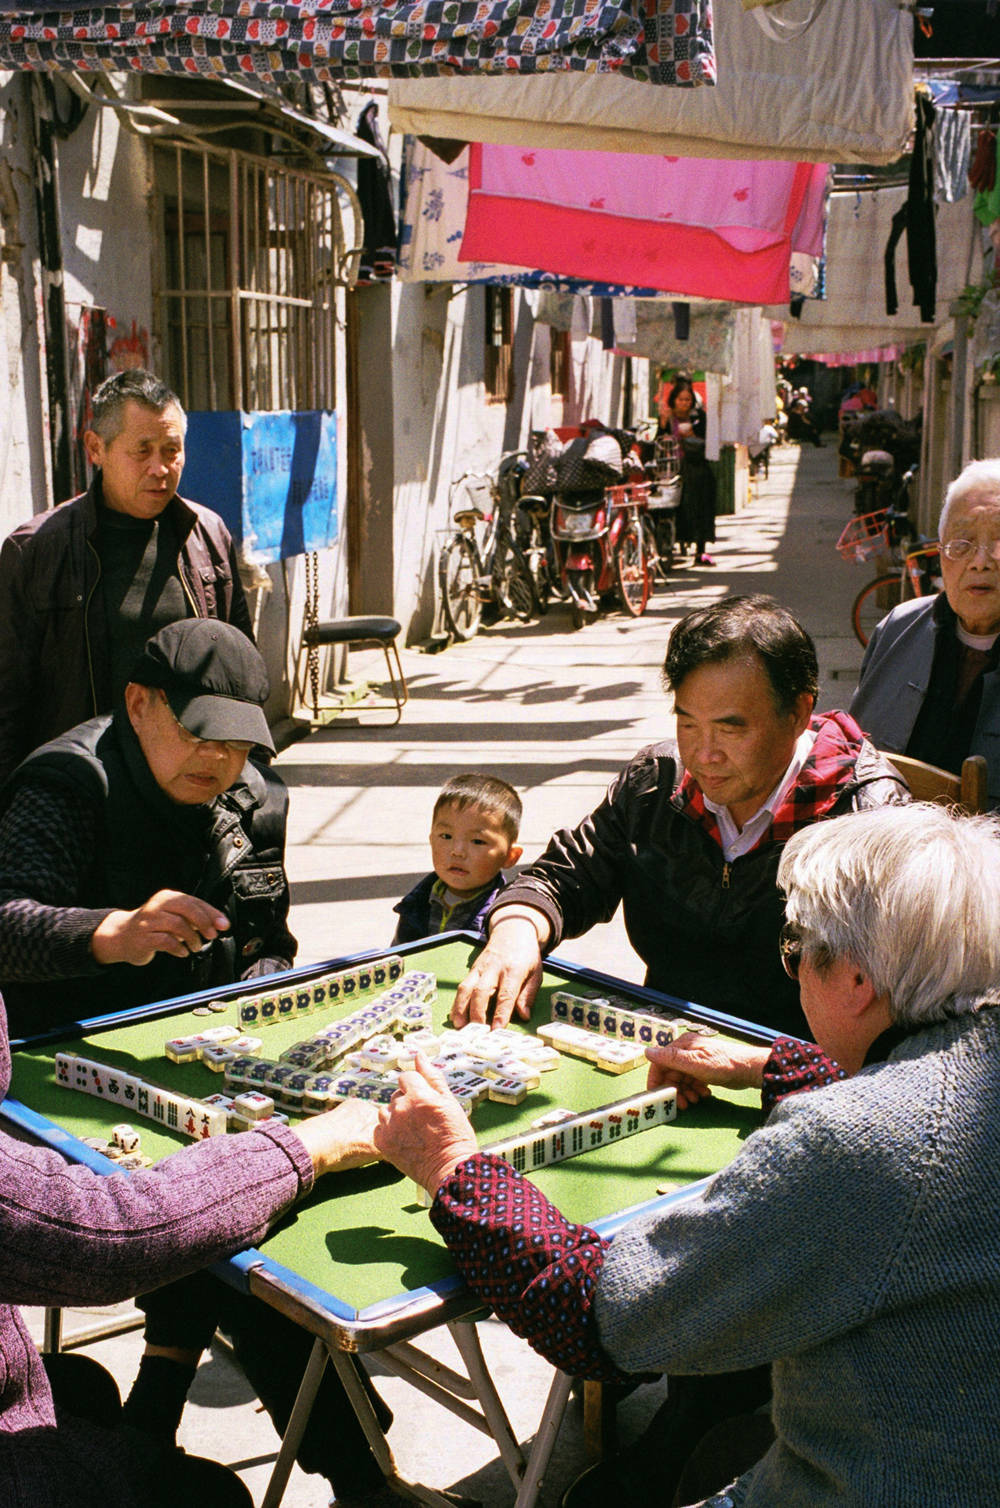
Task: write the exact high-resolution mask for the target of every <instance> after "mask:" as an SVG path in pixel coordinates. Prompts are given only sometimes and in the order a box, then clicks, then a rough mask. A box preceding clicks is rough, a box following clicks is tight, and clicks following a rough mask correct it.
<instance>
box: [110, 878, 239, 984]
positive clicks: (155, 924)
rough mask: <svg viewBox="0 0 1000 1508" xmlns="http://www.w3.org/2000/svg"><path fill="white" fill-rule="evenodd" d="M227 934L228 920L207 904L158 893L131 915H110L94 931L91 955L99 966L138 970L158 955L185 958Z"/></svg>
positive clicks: (175, 892)
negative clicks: (130, 966)
mask: <svg viewBox="0 0 1000 1508" xmlns="http://www.w3.org/2000/svg"><path fill="white" fill-rule="evenodd" d="M228 930H229V918H228V917H226V916H224V915H223V913H222V912H221V911H219V910H218V909H217V907H215V906H210V905H209V904H208V902H207V901H202V900H199V899H198V897H197V896H194V895H184V894H183V893H182V892H181V891H179V890H158V891H157V892H156V894H155V895H153V896H150V898H149V900H148V901H147V902H146V903H145V905H143V906H139V907H138V908H137V909H136V910H135V911H110V912H109V913H108V915H107V916H106V917H105V918H104V919H103V921H101V922H99V923H98V925H97V927H96V928H95V930H94V933H93V935H92V937H91V939H90V951H91V953H92V954H93V955H94V957H95V959H96V960H97V962H98V963H104V964H108V963H131V964H134V965H136V967H138V968H142V966H143V965H144V964H147V963H149V961H150V959H152V958H154V957H155V955H156V954H157V953H171V954H173V956H174V958H188V957H189V956H190V955H191V954H192V953H197V952H199V951H200V950H201V949H202V948H203V947H204V946H205V944H206V943H209V942H214V940H215V938H217V937H218V935H219V933H220V932H227V931H228Z"/></svg>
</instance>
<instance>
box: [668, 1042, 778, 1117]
mask: <svg viewBox="0 0 1000 1508" xmlns="http://www.w3.org/2000/svg"><path fill="white" fill-rule="evenodd" d="M768 1056H769V1049H768V1048H767V1047H762V1046H760V1045H758V1044H757V1043H750V1042H727V1041H726V1040H725V1039H724V1038H722V1037H705V1036H702V1035H701V1033H700V1032H685V1033H684V1035H683V1037H678V1038H677V1040H676V1042H671V1043H669V1044H668V1045H667V1046H666V1047H647V1048H646V1057H647V1058H648V1059H649V1065H650V1066H649V1075H648V1077H647V1080H646V1087H647V1089H662V1088H664V1087H665V1086H666V1085H669V1084H672V1085H673V1086H674V1088H675V1089H676V1090H677V1108H678V1110H686V1109H687V1108H688V1107H689V1106H690V1105H696V1104H697V1103H698V1101H699V1100H702V1099H705V1098H706V1096H707V1095H710V1094H711V1093H712V1091H711V1089H710V1088H709V1085H711V1084H719V1085H722V1086H724V1087H725V1088H728V1089H754V1088H756V1089H759V1088H760V1087H761V1085H762V1084H763V1082H764V1064H765V1063H766V1062H767V1060H768Z"/></svg>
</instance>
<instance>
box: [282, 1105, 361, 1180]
mask: <svg viewBox="0 0 1000 1508" xmlns="http://www.w3.org/2000/svg"><path fill="white" fill-rule="evenodd" d="M377 1126H378V1107H377V1106H376V1105H372V1104H370V1103H369V1101H367V1100H344V1102H343V1104H341V1105H336V1106H335V1107H334V1108H333V1109H332V1110H327V1111H325V1112H324V1114H323V1115H311V1116H309V1117H308V1118H307V1119H305V1120H303V1121H302V1122H301V1124H300V1125H298V1126H296V1128H295V1135H296V1136H297V1137H298V1138H299V1141H300V1142H302V1144H303V1146H304V1147H305V1149H306V1151H307V1152H308V1153H309V1156H310V1157H311V1158H312V1165H313V1167H314V1168H315V1170H316V1177H317V1178H320V1177H322V1175H323V1174H324V1173H343V1172H345V1171H346V1170H347V1169H348V1168H362V1167H364V1165H365V1164H366V1163H369V1162H377V1161H378V1159H379V1153H378V1151H377V1150H376V1147H375V1141H374V1134H375V1129H376V1127H377Z"/></svg>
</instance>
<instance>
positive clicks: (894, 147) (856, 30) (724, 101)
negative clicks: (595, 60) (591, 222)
mask: <svg viewBox="0 0 1000 1508" xmlns="http://www.w3.org/2000/svg"><path fill="white" fill-rule="evenodd" d="M777 9H778V11H779V12H784V11H785V6H783V5H782V6H780V7H778V8H777ZM714 29H715V44H716V57H717V60H718V69H719V76H718V83H717V84H716V86H715V88H714V89H690V90H681V89H657V88H650V87H649V86H648V85H646V84H637V83H634V82H632V81H630V80H628V79H623V78H615V77H611V76H602V77H600V78H595V79H590V78H586V77H583V76H582V75H574V76H563V75H553V74H549V75H546V76H545V77H535V78H531V77H526V76H519V77H511V78H507V77H502V78H492V77H481V78H474V79H468V78H456V79H443V78H442V79H407V80H396V81H393V82H391V83H390V85H389V115H390V119H391V120H392V123H393V125H394V126H395V127H396V128H397V129H400V130H404V131H410V132H412V133H413V134H414V135H416V136H436V137H445V138H453V139H455V140H459V141H490V142H511V143H514V144H517V145H521V146H529V147H539V146H546V147H575V148H582V149H589V150H601V151H606V152H651V153H657V152H663V153H667V154H671V153H673V154H676V155H678V156H684V157H753V158H762V157H771V158H774V157H780V158H792V159H798V160H799V161H804V162H830V161H834V162H871V163H885V162H893V161H894V160H895V159H896V158H897V157H899V156H900V155H901V153H902V152H903V151H904V150H905V148H906V140H907V136H908V134H909V131H910V129H911V126H912V115H913V17H912V16H911V15H910V14H909V13H908V12H906V11H902V10H900V9H899V3H898V0H826V3H825V4H824V5H823V7H822V9H821V10H820V11H819V13H818V14H817V15H816V18H815V20H814V22H813V24H812V25H810V26H809V27H808V29H807V30H806V31H805V32H804V33H802V34H801V35H800V36H798V37H796V38H795V39H793V40H789V41H786V42H778V41H774V40H772V38H770V37H769V36H766V35H765V33H764V31H763V30H762V29H761V27H760V25H759V24H758V22H757V20H756V19H755V16H754V12H753V11H746V10H744V9H743V6H742V4H741V0H715V5H714Z"/></svg>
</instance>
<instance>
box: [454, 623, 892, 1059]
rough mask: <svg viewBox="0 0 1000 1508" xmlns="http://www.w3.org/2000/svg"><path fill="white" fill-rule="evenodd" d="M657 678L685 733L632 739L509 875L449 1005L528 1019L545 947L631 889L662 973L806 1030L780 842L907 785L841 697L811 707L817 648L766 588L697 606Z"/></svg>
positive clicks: (666, 980) (461, 1012)
mask: <svg viewBox="0 0 1000 1508" xmlns="http://www.w3.org/2000/svg"><path fill="white" fill-rule="evenodd" d="M664 681H665V684H666V687H667V690H668V691H670V692H672V693H673V696H674V703H675V710H676V715H677V742H676V744H674V743H662V744H653V745H651V746H650V747H649V748H646V749H643V750H642V751H641V752H640V753H639V754H637V755H636V757H635V758H634V759H633V760H632V761H631V763H630V764H628V765H627V766H626V768H625V769H624V770H623V771H622V773H621V774H620V775H619V776H618V778H617V779H616V780H615V781H613V782H612V784H611V786H610V788H609V790H608V794H607V796H606V797H605V799H604V801H603V802H602V803H601V805H600V806H599V807H598V808H597V809H596V811H594V812H592V813H591V814H590V816H589V817H585V818H584V820H583V821H582V822H581V823H580V825H579V826H578V827H576V828H574V829H573V830H572V831H567V830H563V831H562V832H558V833H556V834H555V836H554V837H553V838H552V839H551V840H550V842H549V845H548V847H547V848H546V850H545V852H544V853H543V854H542V856H541V858H540V859H539V860H538V861H537V862H536V863H534V864H531V865H529V866H528V868H527V869H525V870H523V871H522V873H521V874H520V875H519V876H518V877H517V879H516V880H515V881H514V882H513V883H512V884H511V885H508V886H507V888H506V889H505V890H504V892H503V894H502V895H501V896H500V897H499V899H498V901H497V903H496V905H495V906H494V907H493V910H492V912H491V913H490V916H489V918H488V920H487V927H488V931H489V943H488V944H487V947H486V948H485V949H484V950H483V952H482V953H481V954H480V957H479V959H478V960H477V962H476V964H475V965H474V967H473V969H472V972H471V973H470V974H469V976H468V978H467V979H466V980H465V981H464V983H463V984H462V986H461V988H460V989H459V992H458V996H457V997H456V1004H455V1012H456V1015H457V1017H459V1018H465V1017H468V1016H471V1017H472V1018H473V1019H484V1018H485V1016H486V1014H487V1012H488V1011H489V1010H490V1008H491V1007H494V1008H495V1019H496V1020H497V1021H498V1022H499V1023H503V1022H505V1021H507V1020H508V1019H509V1018H510V1016H511V1013H512V1012H513V1011H514V1010H515V1009H516V1010H517V1012H518V1014H519V1015H522V1016H525V1017H526V1016H527V1015H528V1014H529V1013H530V1009H531V1003H532V1001H533V999H534V996H535V991H536V989H537V985H538V979H539V977H540V968H541V956H542V952H543V951H547V950H548V949H549V948H551V947H554V946H555V945H556V944H557V943H558V942H559V940H560V938H561V937H579V936H580V935H581V934H582V933H584V932H586V931H587V930H588V929H589V928H590V927H592V926H594V925H595V924H596V923H597V922H606V921H610V919H611V917H612V916H613V915H614V914H615V911H616V910H617V909H618V905H619V903H621V904H623V906H624V912H625V925H626V928H627V930H628V935H629V940H630V942H631V943H632V946H633V947H634V948H635V950H636V952H637V953H638V955H639V957H640V958H641V959H642V960H643V962H644V963H645V964H646V969H647V974H646V983H647V984H648V985H650V986H651V987H652V988H654V989H658V990H662V991H664V992H665V993H667V994H671V995H677V996H679V997H680V998H681V999H684V1000H694V1001H697V1002H698V1003H699V1004H700V1005H706V1006H710V1007H711V1008H712V1009H713V1010H721V1011H727V1012H729V1013H731V1014H732V1015H736V1016H742V1017H744V1018H748V1019H750V1020H753V1021H758V1022H761V1023H763V1024H764V1025H766V1026H771V1027H774V1028H775V1029H776V1030H778V1031H781V1032H788V1033H792V1034H794V1035H797V1036H801V1035H803V1034H804V1033H806V1032H807V1026H806V1022H805V1018H804V1017H803V1015H802V1011H801V1007H800V1005H799V1001H798V991H797V989H796V987H795V985H794V984H793V983H792V981H791V980H789V979H788V977H787V975H786V974H785V972H784V970H783V968H782V966H781V959H780V957H779V954H778V937H779V934H780V931H781V925H782V919H783V906H782V901H781V896H780V894H779V892H778V887H777V881H776V874H777V868H778V859H779V858H780V856H781V850H782V846H783V844H784V843H785V841H786V840H787V839H788V838H789V837H790V836H791V834H792V833H793V832H794V831H796V829H797V828H799V827H804V826H806V825H807V824H808V823H810V822H815V821H818V820H819V819H821V818H823V817H833V816H839V815H840V814H841V813H843V812H850V811H854V810H857V809H859V808H861V807H868V806H882V805H885V804H887V803H890V802H895V801H905V800H907V799H908V796H907V792H906V788H905V785H904V783H903V782H902V780H901V779H900V777H899V776H898V775H897V774H896V772H895V771H894V770H893V768H892V766H891V765H890V764H889V763H888V761H887V760H885V759H883V758H882V756H881V755H879V754H878V753H877V751H876V750H875V749H874V748H873V747H872V746H871V744H869V743H868V742H867V740H865V739H864V737H863V735H862V733H861V731H860V729H859V728H858V727H857V725H856V724H855V723H854V722H853V721H852V719H851V718H850V717H848V716H847V714H846V713H843V712H830V713H824V714H821V715H820V716H818V717H815V716H813V708H814V706H815V703H816V693H817V686H818V666H817V663H816V651H815V648H814V646H813V643H812V640H811V639H810V638H809V635H808V634H807V633H806V632H805V630H804V629H803V628H802V626H801V624H799V623H798V622H796V620H795V619H794V618H793V617H792V615H791V613H789V612H787V611H786V610H785V609H784V608H783V607H781V606H780V605H779V604H778V603H777V602H775V601H774V599H773V598H771V597H762V596H752V597H729V598H726V599H725V600H724V601H722V602H718V603H715V604H714V605H713V606H711V607H707V608H697V609H696V610H695V611H694V612H692V613H688V614H687V616H686V617H685V618H682V619H681V621H680V622H679V623H678V624H677V625H676V627H675V628H674V630H673V633H672V634H671V636H670V643H669V645H668V648H667V658H666V664H665V667H664Z"/></svg>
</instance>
